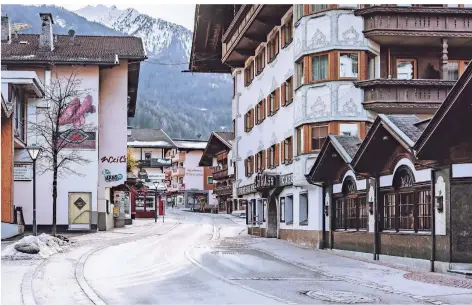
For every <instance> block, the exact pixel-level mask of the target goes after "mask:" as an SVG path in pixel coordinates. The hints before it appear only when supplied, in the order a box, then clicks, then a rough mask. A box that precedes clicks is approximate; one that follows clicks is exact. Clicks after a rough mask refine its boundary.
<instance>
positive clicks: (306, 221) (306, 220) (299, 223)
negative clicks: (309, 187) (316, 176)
mask: <svg viewBox="0 0 472 305" xmlns="http://www.w3.org/2000/svg"><path fill="white" fill-rule="evenodd" d="M301 197H306V219H303V220H302V219H300V215H301V213H300V211H299V213H298V218H299V219H298V225H299V226H308V219H309V218H310V217H309V212H310V207H309V206H310V205H309V203H308V192H304V193H300V194H298V209H299V210H301V204H300V203H301Z"/></svg>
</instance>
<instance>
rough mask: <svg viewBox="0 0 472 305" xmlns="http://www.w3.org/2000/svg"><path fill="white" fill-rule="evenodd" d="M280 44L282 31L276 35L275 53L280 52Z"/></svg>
mask: <svg viewBox="0 0 472 305" xmlns="http://www.w3.org/2000/svg"><path fill="white" fill-rule="evenodd" d="M279 46H280V32H277V35H275V54H279V48H280V47H279Z"/></svg>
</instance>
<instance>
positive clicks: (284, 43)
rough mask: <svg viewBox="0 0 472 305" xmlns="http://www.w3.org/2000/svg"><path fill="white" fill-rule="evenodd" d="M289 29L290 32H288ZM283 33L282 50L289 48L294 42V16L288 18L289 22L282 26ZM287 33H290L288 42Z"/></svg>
mask: <svg viewBox="0 0 472 305" xmlns="http://www.w3.org/2000/svg"><path fill="white" fill-rule="evenodd" d="M287 29H289V30H287ZM280 31H281V33H282V35H281V36H282V40H281V43H280V44H281V48H282V49H285V48H286V47H288V46H289V45H290V44H291V43H292V41H293V14H292V15H291V16H290V17H288V18H287V20H286V21H285V23H284V24H283V25H282V27H281V29H280ZM287 33H290V39H289V40H287Z"/></svg>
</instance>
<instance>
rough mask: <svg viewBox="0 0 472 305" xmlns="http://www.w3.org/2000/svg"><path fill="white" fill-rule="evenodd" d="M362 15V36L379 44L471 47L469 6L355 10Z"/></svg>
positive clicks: (471, 13) (471, 28) (381, 7)
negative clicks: (443, 42)
mask: <svg viewBox="0 0 472 305" xmlns="http://www.w3.org/2000/svg"><path fill="white" fill-rule="evenodd" d="M355 15H356V16H362V17H363V18H364V35H365V37H366V38H370V39H372V40H373V41H375V42H377V43H378V44H380V45H410V46H411V45H422V46H427V45H435V46H437V45H439V42H438V41H439V39H440V38H447V39H448V45H449V47H454V46H463V47H465V46H472V39H470V38H472V9H470V8H452V7H449V8H448V7H399V6H373V7H368V8H364V9H359V10H356V11H355Z"/></svg>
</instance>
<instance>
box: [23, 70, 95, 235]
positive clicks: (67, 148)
mask: <svg viewBox="0 0 472 305" xmlns="http://www.w3.org/2000/svg"><path fill="white" fill-rule="evenodd" d="M52 74H53V75H52V77H51V81H50V84H49V85H46V86H45V88H44V99H43V100H42V101H41V102H40V104H38V105H37V107H36V116H32V117H33V118H34V119H32V120H29V122H28V123H29V134H28V137H29V139H31V140H32V141H33V142H34V141H36V143H37V145H39V146H41V148H42V153H41V155H40V156H39V159H40V161H41V162H39V164H38V173H39V174H43V173H45V172H47V171H52V173H53V180H52V235H56V211H57V187H58V176H59V177H66V176H68V175H78V176H83V174H82V173H79V172H78V171H77V170H76V169H75V168H74V167H73V166H72V165H73V164H78V165H85V164H88V163H90V162H91V160H89V159H87V158H86V157H84V155H83V153H82V152H81V150H80V149H78V148H79V147H80V144H81V143H83V142H84V138H86V137H87V132H88V133H89V134H90V132H95V129H96V127H95V126H94V125H93V124H87V123H86V121H85V117H86V116H87V115H88V114H89V113H94V112H96V109H95V106H93V105H92V97H91V96H90V95H88V92H89V91H88V90H87V89H84V88H82V79H80V78H79V77H78V70H74V71H73V72H71V73H70V75H68V76H62V75H59V73H58V72H57V71H53V73H52ZM81 98H84V99H83V102H82V103H81V101H80V99H81ZM29 117H30V118H31V116H29ZM93 141H95V138H94V139H93Z"/></svg>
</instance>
